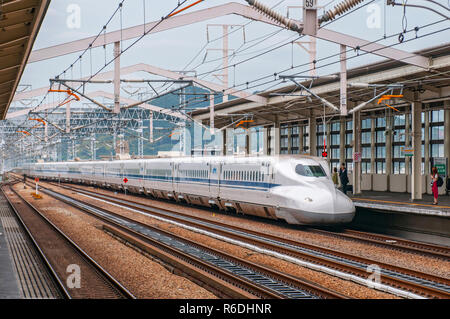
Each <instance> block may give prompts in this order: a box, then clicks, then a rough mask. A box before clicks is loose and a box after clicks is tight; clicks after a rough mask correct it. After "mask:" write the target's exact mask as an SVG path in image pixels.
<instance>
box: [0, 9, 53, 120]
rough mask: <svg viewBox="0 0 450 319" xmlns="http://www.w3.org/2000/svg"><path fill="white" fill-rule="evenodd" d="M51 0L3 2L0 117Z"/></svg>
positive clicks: (18, 78)
mask: <svg viewBox="0 0 450 319" xmlns="http://www.w3.org/2000/svg"><path fill="white" fill-rule="evenodd" d="M49 4H50V0H3V1H1V2H0V119H1V120H3V119H5V116H6V113H7V112H8V108H9V105H10V103H11V101H12V99H13V96H14V94H15V92H16V90H17V87H18V85H19V81H20V78H21V77H22V74H23V71H24V69H25V66H26V64H27V61H28V57H29V55H30V52H31V49H32V47H33V44H34V41H35V40H36V37H37V34H38V32H39V29H40V27H41V24H42V21H43V20H44V17H45V14H46V13H47V9H48V6H49Z"/></svg>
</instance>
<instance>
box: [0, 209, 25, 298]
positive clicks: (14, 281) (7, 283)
mask: <svg viewBox="0 0 450 319" xmlns="http://www.w3.org/2000/svg"><path fill="white" fill-rule="evenodd" d="M6 205H7V204H6V203H4V202H3V201H0V299H22V298H23V296H22V293H21V285H20V283H19V280H18V277H17V274H16V272H15V270H14V261H13V256H12V254H11V250H10V248H9V244H8V240H7V238H6V236H7V235H6V232H5V226H4V225H3V219H4V218H5V217H4V216H2V215H3V212H2V210H3V209H8V208H7V206H6Z"/></svg>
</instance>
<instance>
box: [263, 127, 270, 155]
mask: <svg viewBox="0 0 450 319" xmlns="http://www.w3.org/2000/svg"><path fill="white" fill-rule="evenodd" d="M263 154H264V155H269V128H268V127H264V128H263Z"/></svg>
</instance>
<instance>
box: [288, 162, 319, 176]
mask: <svg viewBox="0 0 450 319" xmlns="http://www.w3.org/2000/svg"><path fill="white" fill-rule="evenodd" d="M295 172H296V173H297V174H298V175H301V176H308V177H323V176H326V174H325V171H324V170H323V168H322V166H320V165H303V164H297V166H295Z"/></svg>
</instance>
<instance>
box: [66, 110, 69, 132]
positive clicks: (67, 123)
mask: <svg viewBox="0 0 450 319" xmlns="http://www.w3.org/2000/svg"><path fill="white" fill-rule="evenodd" d="M66 133H70V102H69V103H67V104H66Z"/></svg>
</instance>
